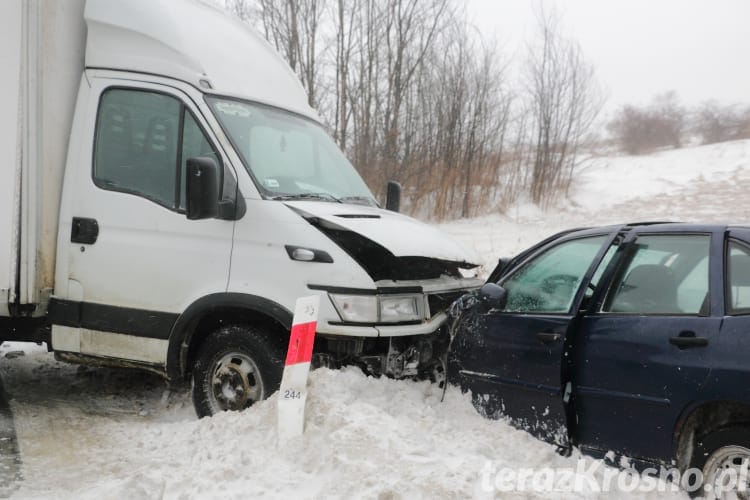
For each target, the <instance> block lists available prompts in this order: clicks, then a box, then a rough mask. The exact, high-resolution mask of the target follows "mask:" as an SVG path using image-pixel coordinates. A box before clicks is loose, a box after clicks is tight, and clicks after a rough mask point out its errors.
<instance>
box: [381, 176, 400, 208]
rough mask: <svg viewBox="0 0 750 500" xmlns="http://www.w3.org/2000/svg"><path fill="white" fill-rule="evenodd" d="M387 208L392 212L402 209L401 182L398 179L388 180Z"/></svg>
mask: <svg viewBox="0 0 750 500" xmlns="http://www.w3.org/2000/svg"><path fill="white" fill-rule="evenodd" d="M385 209H386V210H390V211H391V212H398V211H399V210H401V184H399V183H398V182H396V181H388V186H387V188H386V194H385Z"/></svg>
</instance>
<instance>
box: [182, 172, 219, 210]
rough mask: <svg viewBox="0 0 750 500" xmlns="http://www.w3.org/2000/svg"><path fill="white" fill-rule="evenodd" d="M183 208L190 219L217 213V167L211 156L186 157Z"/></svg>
mask: <svg viewBox="0 0 750 500" xmlns="http://www.w3.org/2000/svg"><path fill="white" fill-rule="evenodd" d="M185 189H186V198H187V199H186V200H185V208H186V212H187V218H188V219H190V220H199V219H212V218H214V217H216V216H217V215H219V167H218V166H217V165H216V161H214V159H213V158H204V157H200V158H188V160H187V179H186V182H185Z"/></svg>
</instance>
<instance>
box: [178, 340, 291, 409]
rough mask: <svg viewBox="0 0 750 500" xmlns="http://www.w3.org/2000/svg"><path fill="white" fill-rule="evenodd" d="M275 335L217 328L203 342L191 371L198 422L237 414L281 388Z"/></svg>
mask: <svg viewBox="0 0 750 500" xmlns="http://www.w3.org/2000/svg"><path fill="white" fill-rule="evenodd" d="M276 337H278V335H274V334H273V333H272V332H270V331H268V330H266V329H264V328H259V327H254V326H249V325H232V326H225V327H222V328H219V329H218V330H216V331H215V332H214V333H212V334H211V335H209V337H208V338H207V339H206V340H205V341H204V342H203V344H202V345H201V346H200V349H199V351H198V354H197V357H196V358H195V364H194V365H193V370H192V395H193V405H194V406H195V412H196V413H197V414H198V417H199V418H203V417H210V416H212V415H215V414H217V413H220V412H222V411H227V410H232V411H240V410H244V409H245V408H248V407H250V406H252V405H253V404H254V403H255V402H257V401H262V400H264V399H266V398H267V397H269V396H270V395H271V394H273V393H274V392H276V391H277V390H278V389H279V385H281V375H282V372H283V368H284V365H283V348H282V347H281V342H280V340H279V339H278V338H276Z"/></svg>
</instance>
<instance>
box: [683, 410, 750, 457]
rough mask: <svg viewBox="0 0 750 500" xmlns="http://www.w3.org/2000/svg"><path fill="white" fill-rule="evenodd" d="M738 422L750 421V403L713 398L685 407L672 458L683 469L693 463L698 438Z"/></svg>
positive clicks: (747, 422) (746, 423)
mask: <svg viewBox="0 0 750 500" xmlns="http://www.w3.org/2000/svg"><path fill="white" fill-rule="evenodd" d="M738 424H739V425H742V424H745V425H748V424H750V403H746V402H741V401H731V400H714V401H702V402H698V403H694V404H692V405H689V406H688V407H686V408H685V410H684V411H683V412H682V414H681V415H680V417H679V418H678V419H677V422H676V424H675V427H674V434H673V457H674V459H675V460H676V462H677V466H678V468H680V469H681V470H684V469H686V468H688V467H689V466H690V463H691V460H692V457H693V451H694V444H695V439H696V437H697V438H700V437H702V436H706V435H708V434H710V433H712V432H715V431H717V430H720V429H722V428H725V427H731V426H735V425H738Z"/></svg>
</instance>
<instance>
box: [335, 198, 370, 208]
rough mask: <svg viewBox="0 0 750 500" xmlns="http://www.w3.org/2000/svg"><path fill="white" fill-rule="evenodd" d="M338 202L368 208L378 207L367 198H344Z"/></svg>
mask: <svg viewBox="0 0 750 500" xmlns="http://www.w3.org/2000/svg"><path fill="white" fill-rule="evenodd" d="M339 201H341V202H342V203H354V204H355V205H367V206H370V207H376V206H378V205H377V203H375V200H373V199H372V198H370V197H369V196H344V197H342V198H340V200H339Z"/></svg>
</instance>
